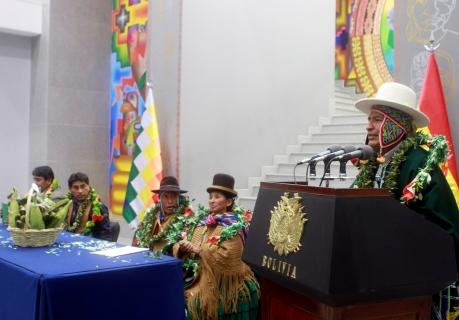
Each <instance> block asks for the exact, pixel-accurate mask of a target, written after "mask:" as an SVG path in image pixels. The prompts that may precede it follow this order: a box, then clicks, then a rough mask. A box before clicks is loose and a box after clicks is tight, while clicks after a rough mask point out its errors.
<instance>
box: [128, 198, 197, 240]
mask: <svg viewBox="0 0 459 320" xmlns="http://www.w3.org/2000/svg"><path fill="white" fill-rule="evenodd" d="M153 200H154V203H155V204H154V205H153V207H151V208H150V209H148V210H147V212H146V214H145V218H144V220H143V221H142V227H141V228H139V229H138V231H137V233H136V238H137V240H138V244H139V246H140V247H143V248H150V247H151V246H152V245H153V243H154V242H156V241H158V240H161V239H165V240H166V242H167V245H169V244H173V243H175V242H176V241H174V242H171V241H170V240H171V239H170V238H171V236H170V234H175V233H177V230H179V229H180V231H181V228H182V227H184V224H183V223H184V221H185V220H186V219H187V218H189V217H191V216H193V215H194V212H193V210H192V209H191V208H190V200H189V198H188V197H182V196H181V197H180V201H179V202H180V203H179V206H178V207H177V209H175V210H174V212H173V215H174V216H175V219H174V222H172V223H170V224H169V225H168V226H167V227H166V228H164V230H162V231H161V232H160V233H158V234H156V235H153V234H152V231H153V228H154V226H155V223H156V220H157V218H158V215H159V214H160V211H161V203H160V202H159V198H154V199H153Z"/></svg>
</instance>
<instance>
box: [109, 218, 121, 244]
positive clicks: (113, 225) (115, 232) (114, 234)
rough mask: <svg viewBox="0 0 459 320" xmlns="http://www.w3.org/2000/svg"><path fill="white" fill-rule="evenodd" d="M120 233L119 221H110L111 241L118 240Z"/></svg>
mask: <svg viewBox="0 0 459 320" xmlns="http://www.w3.org/2000/svg"><path fill="white" fill-rule="evenodd" d="M119 235H120V224H119V222H118V221H110V237H109V239H107V240H108V241H111V242H116V241H117V240H118V236H119Z"/></svg>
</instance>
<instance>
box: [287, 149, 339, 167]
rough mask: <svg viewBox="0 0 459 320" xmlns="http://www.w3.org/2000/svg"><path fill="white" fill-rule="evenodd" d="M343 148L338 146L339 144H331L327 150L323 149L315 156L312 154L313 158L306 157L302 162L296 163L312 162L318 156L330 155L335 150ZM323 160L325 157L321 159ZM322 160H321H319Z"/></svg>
mask: <svg viewBox="0 0 459 320" xmlns="http://www.w3.org/2000/svg"><path fill="white" fill-rule="evenodd" d="M340 149H342V147H341V146H338V145H335V146H330V147H328V148H327V149H326V151H323V152H321V153H318V154H316V155H314V156H312V157H311V158H306V159H303V160H301V161H300V162H298V163H297V164H296V165H301V164H304V163H308V162H311V160H314V159H316V158H318V157H323V156H326V155H329V154H330V153H333V152H336V151H338V150H340ZM321 160H323V159H321ZM318 161H320V160H318Z"/></svg>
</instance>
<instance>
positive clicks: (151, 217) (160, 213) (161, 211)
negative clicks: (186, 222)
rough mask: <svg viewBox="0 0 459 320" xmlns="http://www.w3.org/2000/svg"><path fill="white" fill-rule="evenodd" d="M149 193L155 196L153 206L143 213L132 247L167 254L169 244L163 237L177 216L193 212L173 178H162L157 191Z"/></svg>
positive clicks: (183, 191)
mask: <svg viewBox="0 0 459 320" xmlns="http://www.w3.org/2000/svg"><path fill="white" fill-rule="evenodd" d="M151 191H152V192H153V193H154V194H155V196H154V205H153V207H151V208H150V209H148V210H147V212H146V213H145V218H144V219H143V221H142V223H141V224H140V226H139V228H138V229H137V231H136V233H135V235H134V239H133V241H132V245H133V246H139V247H143V248H149V249H150V250H152V251H163V253H169V249H170V244H169V245H168V243H167V241H166V237H165V236H166V235H167V231H168V229H169V228H170V226H171V225H172V224H173V223H174V221H176V218H177V217H178V216H181V215H183V214H185V215H187V216H189V215H192V214H193V211H192V210H191V208H189V201H188V198H186V197H184V196H182V195H181V194H182V193H185V192H186V191H185V190H181V189H180V186H179V184H178V181H177V179H176V178H175V177H172V176H169V177H164V178H163V179H162V180H161V182H160V185H159V189H156V190H151Z"/></svg>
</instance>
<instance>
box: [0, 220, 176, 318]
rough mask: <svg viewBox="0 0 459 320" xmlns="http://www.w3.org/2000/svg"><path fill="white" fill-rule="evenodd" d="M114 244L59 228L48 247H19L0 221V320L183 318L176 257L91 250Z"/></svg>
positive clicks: (106, 247)
mask: <svg viewBox="0 0 459 320" xmlns="http://www.w3.org/2000/svg"><path fill="white" fill-rule="evenodd" d="M118 246H121V245H120V244H115V243H111V242H106V241H101V240H97V239H93V238H90V237H84V236H81V235H77V234H73V233H68V232H62V233H60V234H59V236H58V239H57V242H56V244H54V245H52V246H49V247H42V248H21V247H17V246H15V245H14V244H13V243H12V240H11V238H10V235H9V232H8V231H7V230H6V229H5V227H4V226H3V225H0V319H2V320H21V319H24V320H33V319H37V320H45V319H46V320H48V319H49V320H72V319H75V320H76V319H78V320H83V319H84V320H87V319H97V320H103V319H110V320H117V319H129V320H131V319H183V318H184V297H183V282H182V263H181V261H180V260H177V259H175V258H172V257H168V256H161V257H160V258H157V257H154V256H153V255H151V254H150V253H149V252H140V253H134V254H129V255H124V256H121V257H115V258H108V257H105V256H99V255H93V254H90V252H91V251H98V250H102V249H108V248H113V247H118Z"/></svg>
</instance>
